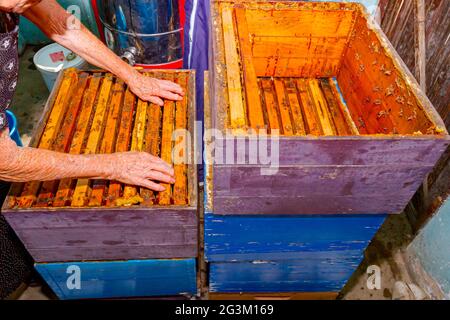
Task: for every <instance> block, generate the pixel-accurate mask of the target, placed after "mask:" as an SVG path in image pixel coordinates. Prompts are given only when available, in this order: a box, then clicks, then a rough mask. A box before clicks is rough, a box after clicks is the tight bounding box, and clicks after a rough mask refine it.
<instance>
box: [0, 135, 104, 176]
mask: <svg viewBox="0 0 450 320" xmlns="http://www.w3.org/2000/svg"><path fill="white" fill-rule="evenodd" d="M0 148H1V150H2V153H1V155H0V180H3V181H10V182H27V181H50V180H59V179H63V178H75V177H76V178H103V179H107V178H108V177H109V175H110V173H111V170H112V169H111V166H112V163H111V162H110V161H109V158H108V157H109V156H108V155H71V154H64V153H57V152H53V151H49V150H42V149H34V148H19V147H17V146H16V145H15V144H14V142H12V140H10V139H9V137H6V135H5V133H3V134H2V136H1V137H0Z"/></svg>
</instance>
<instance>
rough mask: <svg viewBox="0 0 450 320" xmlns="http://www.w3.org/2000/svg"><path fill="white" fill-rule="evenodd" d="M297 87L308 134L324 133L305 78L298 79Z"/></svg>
mask: <svg viewBox="0 0 450 320" xmlns="http://www.w3.org/2000/svg"><path fill="white" fill-rule="evenodd" d="M297 89H298V96H299V101H300V102H301V104H302V108H303V113H304V115H305V122H306V124H307V127H308V128H307V132H308V134H311V135H314V136H320V135H322V127H321V124H320V121H319V118H318V115H317V113H316V110H315V108H314V103H313V101H312V100H311V97H310V96H309V93H308V86H307V82H306V80H305V79H297Z"/></svg>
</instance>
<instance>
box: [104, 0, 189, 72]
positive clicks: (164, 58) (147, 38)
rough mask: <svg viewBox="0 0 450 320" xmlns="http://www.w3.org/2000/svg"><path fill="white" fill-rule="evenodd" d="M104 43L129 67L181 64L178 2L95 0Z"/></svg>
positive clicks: (170, 0)
mask: <svg viewBox="0 0 450 320" xmlns="http://www.w3.org/2000/svg"><path fill="white" fill-rule="evenodd" d="M97 5H98V10H99V19H100V21H101V24H102V26H103V28H104V33H105V41H106V44H107V45H108V46H109V47H110V48H111V49H112V50H113V51H114V52H116V53H117V54H118V55H120V56H121V57H122V58H123V59H124V60H126V61H128V62H129V63H130V64H131V65H135V64H139V65H158V66H164V65H166V64H173V63H176V62H180V63H181V61H182V57H183V50H182V33H183V28H182V26H181V23H180V7H179V1H178V0H168V1H159V0H117V1H108V0H97Z"/></svg>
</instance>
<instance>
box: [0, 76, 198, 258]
mask: <svg viewBox="0 0 450 320" xmlns="http://www.w3.org/2000/svg"><path fill="white" fill-rule="evenodd" d="M146 74H147V75H149V76H158V77H160V78H167V79H172V80H175V81H178V82H179V81H185V83H180V84H181V85H182V86H183V87H184V88H185V90H186V92H187V94H186V97H185V99H184V100H183V101H181V102H180V103H174V102H169V101H166V104H165V106H164V107H163V108H161V107H157V106H156V105H152V104H149V103H147V102H144V101H142V100H140V99H137V98H136V97H135V95H134V94H132V93H131V92H130V91H129V90H128V89H127V88H126V86H125V85H124V83H123V82H121V81H120V80H119V79H116V78H114V77H112V76H111V75H110V74H107V73H106V72H104V71H75V70H73V69H69V70H67V71H65V72H63V73H61V75H60V76H59V77H58V80H57V81H56V84H55V87H54V90H53V91H52V93H51V95H50V97H49V99H48V102H47V104H46V106H45V109H44V112H43V115H42V118H41V120H40V123H39V126H38V128H37V129H36V132H35V133H34V135H33V138H32V141H31V143H30V146H32V147H41V148H46V149H51V150H57V151H60V152H71V153H75V154H79V153H111V152H114V151H128V150H133V151H140V150H142V151H148V152H151V153H153V154H155V155H157V156H159V155H161V156H162V157H163V158H165V159H166V160H168V162H171V152H172V146H173V142H172V132H162V139H163V141H165V140H167V141H169V142H170V145H169V148H167V146H164V143H162V146H163V150H161V152H162V154H158V153H157V152H156V151H157V149H158V148H159V147H158V146H157V145H159V142H158V141H153V140H154V138H153V140H152V135H154V133H157V132H159V131H160V130H162V128H158V127H157V126H158V123H162V122H163V121H161V122H158V121H150V118H152V117H153V116H155V115H156V114H157V113H158V111H159V118H161V119H162V118H163V117H164V114H167V113H169V111H170V113H171V114H170V115H166V117H167V120H170V121H172V122H171V123H172V125H173V130H176V129H178V128H181V127H186V128H187V130H188V132H189V133H190V135H191V137H194V128H195V119H196V117H195V87H194V86H195V73H194V72H193V71H186V70H177V71H173V70H155V71H150V72H147V73H146ZM86 77H88V78H89V81H88V80H87V79H86ZM68 93H70V94H68ZM69 101H70V103H68V102H69ZM76 106H78V107H76ZM75 109H76V110H75ZM119 109H120V112H119ZM133 110H134V111H133ZM178 110H180V114H181V113H183V114H185V115H186V118H185V120H183V119H181V118H177V117H176V114H177V113H178V112H177V111H178ZM63 114H64V116H63ZM89 118H90V120H89ZM169 118H170V119H169ZM55 119H58V120H55ZM133 119H135V120H133ZM146 119H147V120H148V122H146ZM119 121H120V124H121V125H119V124H118V123H119ZM69 122H70V125H71V126H72V128H73V129H69V128H68V126H67V125H68V124H69ZM75 127H76V129H75ZM58 128H61V129H60V130H59V129H58ZM108 128H110V129H111V130H112V131H114V132H115V134H112V135H106V134H105V136H103V134H104V133H105V130H106V129H108ZM144 129H147V130H144ZM173 130H171V131H173ZM162 131H163V130H162ZM144 133H146V135H144ZM77 135H82V136H81V137H80V136H78V137H77ZM83 135H84V137H83ZM111 136H112V137H114V136H116V137H117V140H115V138H111ZM156 136H158V135H156ZM164 139H165V140H164ZM179 139H181V136H180V137H178V141H177V142H180V140H179ZM143 140H146V141H147V144H146V147H145V150H144V149H143ZM114 145H115V146H114ZM164 148H165V149H164ZM187 148H189V149H188V150H187V151H186V160H188V161H189V162H188V163H187V164H175V165H174V167H175V174H176V176H177V178H178V180H181V181H179V182H178V183H176V184H175V186H174V187H173V190H174V194H172V187H169V188H168V189H167V190H168V192H170V194H168V193H167V192H165V193H162V194H161V195H159V196H158V200H157V201H159V203H157V204H154V201H155V200H154V199H155V196H156V194H154V193H153V192H151V191H149V190H146V189H144V188H136V187H134V186H127V185H123V184H120V183H118V182H114V181H111V182H106V181H103V180H92V181H90V180H86V179H79V180H76V179H66V180H62V181H50V182H43V183H42V182H30V183H26V184H13V186H12V187H11V191H10V194H9V196H8V197H7V199H6V201H5V203H4V206H3V209H2V213H3V214H4V216H5V217H6V219H7V220H8V222H9V223H10V225H11V226H12V227H13V229H14V230H15V231H16V233H17V234H18V236H19V237H20V238H21V240H22V242H23V243H24V244H25V246H26V248H27V249H28V250H29V251H30V253H31V255H32V256H33V258H34V259H35V261H36V262H62V261H81V260H83V261H85V260H86V261H89V260H124V259H125V260H126V259H148V258H152V259H164V258H192V257H196V256H197V230H198V225H197V223H198V220H197V201H198V200H197V169H196V166H195V165H193V163H194V161H193V159H192V157H193V155H194V149H195V139H194V141H192V143H191V144H187ZM166 149H167V150H166ZM187 157H191V158H189V159H187ZM180 182H181V184H180ZM182 185H185V187H183V186H182ZM180 188H181V189H184V188H185V189H184V190H181V189H180ZM30 190H31V192H30ZM107 191H108V192H107ZM180 195H181V196H180ZM111 196H112V197H111ZM137 198H138V200H136V199H137ZM49 199H52V200H51V201H50V202H49ZM138 203H139V204H138Z"/></svg>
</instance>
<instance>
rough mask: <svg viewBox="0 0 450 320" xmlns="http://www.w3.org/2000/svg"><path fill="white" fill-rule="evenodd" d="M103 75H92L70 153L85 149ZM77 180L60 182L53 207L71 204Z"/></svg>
mask: <svg viewBox="0 0 450 320" xmlns="http://www.w3.org/2000/svg"><path fill="white" fill-rule="evenodd" d="M100 82H101V75H99V74H94V75H93V76H92V77H91V80H90V83H89V87H88V89H87V91H86V92H85V95H84V97H83V102H82V106H81V111H80V116H79V118H78V122H77V128H76V129H75V133H74V136H73V138H72V142H71V146H70V150H69V153H70V154H80V153H82V152H83V151H84V147H85V146H84V141H85V138H86V137H87V134H88V130H89V128H90V122H91V121H90V120H91V115H92V114H93V112H92V111H93V110H94V103H95V99H96V97H97V91H98V88H99V86H100ZM75 181H76V180H74V179H63V180H61V182H60V183H59V187H58V191H57V192H56V196H55V198H54V201H53V207H64V206H68V205H70V201H71V198H70V197H71V192H72V187H73V185H74V183H75Z"/></svg>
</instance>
